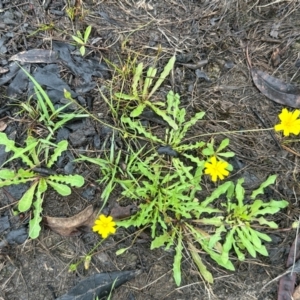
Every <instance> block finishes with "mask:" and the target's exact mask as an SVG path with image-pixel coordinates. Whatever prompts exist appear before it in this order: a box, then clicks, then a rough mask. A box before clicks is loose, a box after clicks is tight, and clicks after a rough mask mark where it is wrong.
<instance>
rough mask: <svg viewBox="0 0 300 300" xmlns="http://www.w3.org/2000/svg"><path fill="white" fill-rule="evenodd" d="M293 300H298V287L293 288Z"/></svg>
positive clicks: (299, 295)
mask: <svg viewBox="0 0 300 300" xmlns="http://www.w3.org/2000/svg"><path fill="white" fill-rule="evenodd" d="M292 299H294V300H300V285H298V286H297V287H296V288H295V291H294V294H293V298H292Z"/></svg>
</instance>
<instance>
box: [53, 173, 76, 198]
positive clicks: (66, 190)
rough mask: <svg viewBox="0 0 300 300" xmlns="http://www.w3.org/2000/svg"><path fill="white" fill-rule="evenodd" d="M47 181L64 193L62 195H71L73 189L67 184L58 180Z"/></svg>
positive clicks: (58, 191) (60, 192)
mask: <svg viewBox="0 0 300 300" xmlns="http://www.w3.org/2000/svg"><path fill="white" fill-rule="evenodd" d="M49 177H50V176H49ZM49 177H48V179H49ZM47 182H48V184H49V185H50V186H51V187H52V188H53V189H54V190H55V191H56V192H57V193H59V194H60V195H62V196H69V195H71V189H70V187H68V186H67V185H66V184H62V183H58V182H55V181H51V180H47Z"/></svg>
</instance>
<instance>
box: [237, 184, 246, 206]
mask: <svg viewBox="0 0 300 300" xmlns="http://www.w3.org/2000/svg"><path fill="white" fill-rule="evenodd" d="M243 182H244V178H240V179H239V180H238V181H237V184H236V186H235V196H236V199H237V200H238V206H239V207H243V206H244V194H245V190H244V188H243V187H242V183H243Z"/></svg>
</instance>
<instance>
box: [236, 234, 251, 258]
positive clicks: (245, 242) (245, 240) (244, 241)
mask: <svg viewBox="0 0 300 300" xmlns="http://www.w3.org/2000/svg"><path fill="white" fill-rule="evenodd" d="M236 232H237V234H238V236H239V238H240V240H241V242H242V244H243V245H244V246H245V248H246V249H247V251H248V252H249V253H250V255H251V256H252V257H254V258H255V257H256V252H255V248H254V246H253V245H252V244H251V243H250V241H249V240H248V238H247V237H246V236H245V235H244V234H243V232H242V231H241V230H240V229H239V228H237V229H236Z"/></svg>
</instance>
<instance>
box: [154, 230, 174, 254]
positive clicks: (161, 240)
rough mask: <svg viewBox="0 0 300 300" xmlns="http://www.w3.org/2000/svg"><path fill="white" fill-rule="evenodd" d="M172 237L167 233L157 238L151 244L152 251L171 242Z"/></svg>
mask: <svg viewBox="0 0 300 300" xmlns="http://www.w3.org/2000/svg"><path fill="white" fill-rule="evenodd" d="M170 239H171V240H172V237H171V236H170V235H169V234H168V233H167V232H165V233H164V234H162V235H160V236H157V237H156V238H155V239H154V240H153V241H152V243H151V248H150V249H151V250H153V249H156V248H159V247H162V246H164V244H165V243H167V242H169V241H170Z"/></svg>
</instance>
